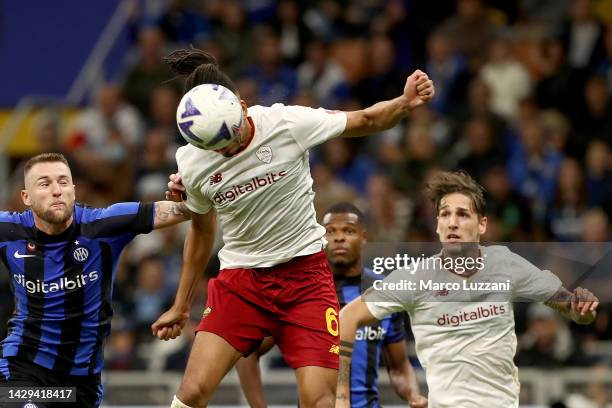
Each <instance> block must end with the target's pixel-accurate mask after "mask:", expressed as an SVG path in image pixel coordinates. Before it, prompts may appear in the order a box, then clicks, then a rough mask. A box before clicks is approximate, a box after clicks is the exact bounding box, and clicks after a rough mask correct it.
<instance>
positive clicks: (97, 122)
mask: <svg viewBox="0 0 612 408" xmlns="http://www.w3.org/2000/svg"><path fill="white" fill-rule="evenodd" d="M75 128H76V130H75V134H73V135H72V139H71V140H69V141H68V143H69V146H70V147H71V148H72V149H78V148H80V147H84V148H87V149H90V150H93V151H95V152H96V153H97V154H98V155H99V156H103V157H106V158H107V160H110V161H114V160H115V158H117V159H120V156H121V155H122V154H124V153H121V152H120V151H118V150H117V147H116V146H112V143H111V140H112V137H113V135H112V133H113V131H114V130H116V131H117V132H119V134H120V135H121V140H122V141H123V142H125V143H126V145H127V146H129V147H136V146H137V145H138V144H139V143H140V142H142V138H143V136H144V124H143V122H142V119H141V118H140V115H139V114H138V112H137V111H136V109H134V107H133V106H131V105H129V104H128V103H126V102H125V101H123V99H122V97H121V92H120V90H119V88H117V87H116V86H114V85H110V84H106V85H102V86H100V87H99V88H98V90H97V92H96V99H95V107H94V108H90V109H88V110H86V111H85V112H83V113H82V114H81V115H80V116H79V118H78V119H77V124H76V126H75ZM107 149H108V151H105V150H107Z"/></svg>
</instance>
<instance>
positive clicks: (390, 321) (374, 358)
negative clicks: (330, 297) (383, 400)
mask: <svg viewBox="0 0 612 408" xmlns="http://www.w3.org/2000/svg"><path fill="white" fill-rule="evenodd" d="M362 275H363V278H362V276H355V277H344V276H335V277H334V280H335V284H336V292H337V294H338V302H339V303H340V307H341V308H342V307H344V305H346V304H347V303H349V302H350V301H351V300H353V299H355V298H356V297H358V296H359V295H360V294H361V288H362V287H363V288H366V287H371V286H372V283H373V282H374V281H375V280H376V279H380V277H378V276H376V275H375V274H374V273H373V272H372V271H371V270H369V269H364V273H363V274H362ZM362 279H363V281H362ZM405 337H406V331H405V329H404V317H403V315H402V314H401V313H394V314H392V315H390V316H387V317H386V318H384V319H383V320H381V321H380V322H378V323H377V324H375V325H372V326H364V327H360V328H359V329H357V333H356V335H355V349H354V351H353V360H352V364H351V407H358V408H365V407H368V408H378V407H379V404H378V367H379V365H380V359H381V355H382V348H383V346H385V345H386V344H391V343H397V342H400V341H404V339H405Z"/></svg>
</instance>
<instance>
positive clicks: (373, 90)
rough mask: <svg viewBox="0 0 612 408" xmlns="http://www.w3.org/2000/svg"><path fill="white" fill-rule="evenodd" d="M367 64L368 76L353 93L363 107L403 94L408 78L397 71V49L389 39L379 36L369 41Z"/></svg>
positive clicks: (356, 86)
mask: <svg viewBox="0 0 612 408" xmlns="http://www.w3.org/2000/svg"><path fill="white" fill-rule="evenodd" d="M367 64H368V66H369V70H368V74H367V76H366V77H365V78H364V79H362V80H361V81H360V82H359V83H358V84H357V85H355V87H354V92H353V96H354V97H355V98H357V99H358V100H359V102H361V105H362V106H363V107H367V106H370V105H373V104H375V103H376V102H378V101H381V100H384V99H393V98H396V97H398V96H399V95H401V94H402V92H403V90H404V84H405V82H406V78H405V76H404V75H403V74H402V73H401V72H399V71H398V70H397V66H396V65H395V47H394V46H393V43H392V42H391V40H389V38H387V37H384V36H380V35H378V36H375V37H373V38H372V39H371V40H370V41H369V44H368V56H367Z"/></svg>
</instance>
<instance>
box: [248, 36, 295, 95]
mask: <svg viewBox="0 0 612 408" xmlns="http://www.w3.org/2000/svg"><path fill="white" fill-rule="evenodd" d="M256 53H257V64H253V65H251V66H250V67H248V68H247V69H246V70H245V72H244V75H245V76H246V77H247V78H249V79H251V80H253V81H255V82H256V83H257V86H258V88H259V103H260V104H261V105H266V106H271V105H273V104H275V103H284V104H287V103H288V102H289V101H290V100H291V98H293V96H294V95H295V93H296V92H297V73H296V71H295V70H294V69H293V68H291V67H290V66H288V65H285V64H284V63H283V60H282V55H281V49H280V42H279V38H278V36H277V35H276V34H274V33H272V32H270V31H269V30H263V31H261V32H260V33H259V35H258V38H257V49H256Z"/></svg>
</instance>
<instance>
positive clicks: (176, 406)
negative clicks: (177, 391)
mask: <svg viewBox="0 0 612 408" xmlns="http://www.w3.org/2000/svg"><path fill="white" fill-rule="evenodd" d="M170 408H191V407H190V406H189V405H185V404H183V403H182V402H181V401H180V400H179V399H178V398H176V395H175V396H174V399H173V400H172V405H170Z"/></svg>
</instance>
